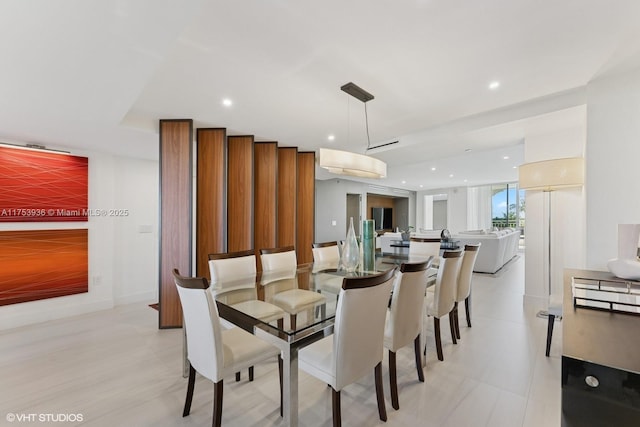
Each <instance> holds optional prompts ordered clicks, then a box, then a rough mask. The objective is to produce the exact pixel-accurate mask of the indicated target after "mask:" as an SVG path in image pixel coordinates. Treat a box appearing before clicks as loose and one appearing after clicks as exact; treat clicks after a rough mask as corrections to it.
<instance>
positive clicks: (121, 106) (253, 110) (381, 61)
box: [0, 0, 640, 190]
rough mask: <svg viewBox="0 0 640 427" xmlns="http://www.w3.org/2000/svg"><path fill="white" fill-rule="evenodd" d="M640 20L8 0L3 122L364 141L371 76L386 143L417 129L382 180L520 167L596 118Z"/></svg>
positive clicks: (636, 40) (336, 6)
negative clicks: (603, 90)
mask: <svg viewBox="0 0 640 427" xmlns="http://www.w3.org/2000/svg"><path fill="white" fill-rule="evenodd" d="M638 22H640V2H638V1H637V0H615V1H611V0H599V1H597V0H564V1H561V2H559V1H551V0H547V1H541V0H518V1H508V0H484V1H482V2H469V1H463V0H447V1H445V0H413V1H408V0H393V1H392V0H356V1H349V2H345V1H338V0H325V1H323V2H310V1H300V0H299V1H293V0H290V1H285V0H260V1H249V0H235V1H224V2H223V1H212V0H189V1H187V0H179V1H178V0H174V1H169V0H164V1H161V0H138V1H127V0H102V1H85V0H30V1H17V0H16V1H10V0H2V1H0V29H1V30H0V31H1V32H2V33H1V34H2V37H0V65H1V68H0V69H1V70H2V71H1V73H2V74H1V75H2V78H1V79H0V99H2V102H0V140H4V141H8V142H36V143H40V144H44V145H47V146H51V147H56V148H69V149H72V150H98V151H104V152H109V153H114V154H118V155H130V156H136V157H142V158H152V159H153V158H157V155H158V148H157V143H158V136H157V127H158V120H159V119H167V118H193V119H194V122H195V125H196V127H199V126H207V127H226V128H227V129H228V132H229V133H230V134H253V135H255V136H256V139H258V140H276V141H278V142H279V143H280V144H281V145H288V146H298V147H300V148H301V149H303V150H315V149H317V148H318V147H320V146H330V147H333V148H339V149H347V150H353V151H359V152H364V150H365V147H366V144H367V143H366V136H365V132H364V130H365V122H364V106H363V104H362V103H361V102H360V101H357V100H355V99H354V98H351V97H350V96H349V95H346V94H345V93H343V92H342V91H340V89H339V88H340V86H341V85H343V84H344V83H347V82H349V81H353V82H355V83H356V84H358V85H359V86H361V87H362V88H364V89H365V90H367V91H369V92H371V93H372V94H373V95H374V96H375V99H374V100H372V101H370V102H368V103H367V110H368V117H369V129H370V137H371V145H372V146H376V145H378V144H380V143H384V142H389V141H396V140H397V141H399V143H398V144H397V145H395V146H394V147H393V148H390V149H386V150H385V149H381V150H373V151H372V152H371V153H373V155H375V156H377V157H380V158H382V159H383V160H385V161H387V162H388V163H389V177H388V178H387V179H386V180H383V181H378V183H380V184H383V185H390V186H395V187H400V188H407V189H412V190H418V189H420V187H419V186H420V185H422V186H423V187H422V188H423V189H427V188H439V187H445V186H451V185H475V184H482V183H488V182H503V181H510V180H515V179H516V169H513V166H514V165H516V164H518V162H522V158H523V144H522V142H523V141H524V139H525V138H526V137H527V136H528V135H531V134H532V133H536V134H540V133H545V132H554V131H556V130H559V129H563V128H566V127H570V126H584V120H585V109H584V100H585V96H586V95H585V85H586V84H587V83H588V82H589V81H591V80H592V79H594V78H597V77H600V76H603V75H607V74H611V73H616V72H621V71H623V70H627V69H630V68H635V67H638V66H640V25H638ZM493 80H498V81H500V83H501V85H500V87H499V88H498V89H497V90H494V91H491V90H489V89H488V84H489V83H490V82H491V81H493ZM225 97H228V98H231V99H232V100H233V101H234V104H233V106H232V107H230V108H228V107H224V106H223V105H222V104H221V101H222V99H223V98H225ZM329 134H334V135H335V136H336V139H335V141H333V142H329V141H328V140H327V136H328V135H329ZM465 149H471V151H470V152H465ZM503 153H506V154H503ZM505 155H508V156H509V157H510V159H509V161H506V160H503V158H502V157H503V156H505ZM433 165H435V166H436V167H437V170H436V172H432V171H431V167H433ZM450 174H453V175H454V177H453V178H449V175H450ZM318 177H319V178H327V177H330V176H329V175H328V174H325V173H324V171H318ZM464 179H466V180H467V182H466V183H465V182H464ZM402 180H405V181H406V184H402V182H401V181H402Z"/></svg>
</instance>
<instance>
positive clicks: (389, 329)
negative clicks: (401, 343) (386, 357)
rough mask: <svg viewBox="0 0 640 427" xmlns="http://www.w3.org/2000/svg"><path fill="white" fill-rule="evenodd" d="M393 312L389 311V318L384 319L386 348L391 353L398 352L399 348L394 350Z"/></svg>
mask: <svg viewBox="0 0 640 427" xmlns="http://www.w3.org/2000/svg"><path fill="white" fill-rule="evenodd" d="M390 319H391V310H387V317H386V318H385V319H384V348H386V349H389V350H391V351H396V350H397V348H392V344H393V336H392V335H393V328H392V325H391V320H390Z"/></svg>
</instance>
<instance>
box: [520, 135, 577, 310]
mask: <svg viewBox="0 0 640 427" xmlns="http://www.w3.org/2000/svg"><path fill="white" fill-rule="evenodd" d="M585 140H586V137H585V129H584V127H573V128H570V129H566V130H563V131H560V132H556V133H552V134H546V135H537V136H530V137H528V138H526V139H525V162H526V163H529V162H537V161H541V160H548V159H558V158H563V157H583V156H584V149H585V148H584V147H585ZM548 196H550V197H551V231H552V236H551V264H552V268H551V277H552V279H551V280H552V293H557V292H560V289H562V272H563V269H564V268H584V265H585V257H586V249H585V234H586V230H585V224H586V201H585V190H584V189H583V188H573V189H563V190H559V191H554V192H552V193H543V192H542V191H531V190H529V191H527V192H526V196H525V197H526V209H527V210H526V221H525V245H526V248H525V295H524V302H525V305H532V306H533V307H534V308H535V309H540V308H546V306H547V303H548V294H549V285H548V280H549V279H548V270H547V264H548V262H547V259H548V248H549V240H548V228H547V227H548V222H547V219H548V215H547V212H548V201H549V197H548Z"/></svg>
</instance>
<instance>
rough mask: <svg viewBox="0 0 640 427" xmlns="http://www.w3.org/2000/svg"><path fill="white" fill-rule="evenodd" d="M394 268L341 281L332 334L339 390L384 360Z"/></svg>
mask: <svg viewBox="0 0 640 427" xmlns="http://www.w3.org/2000/svg"><path fill="white" fill-rule="evenodd" d="M395 271H396V270H395V268H391V269H389V270H387V271H386V272H384V273H382V274H378V275H374V276H365V277H348V278H345V279H344V280H343V282H342V289H341V290H340V297H339V298H338V306H337V308H336V318H335V327H334V335H333V351H334V357H333V362H334V365H333V369H334V372H335V376H336V386H337V390H340V389H342V387H344V386H346V385H348V384H351V383H353V382H355V381H357V380H358V379H360V378H362V377H363V376H364V375H366V374H368V373H371V371H372V370H373V368H375V366H376V365H377V364H378V363H380V361H382V356H383V352H384V348H383V342H384V324H385V317H386V311H387V304H388V303H389V296H390V295H391V288H392V286H393V280H394V273H395Z"/></svg>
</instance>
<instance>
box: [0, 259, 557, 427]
mask: <svg viewBox="0 0 640 427" xmlns="http://www.w3.org/2000/svg"><path fill="white" fill-rule="evenodd" d="M523 290H524V259H523V257H521V258H520V259H518V260H516V261H515V262H512V263H511V264H509V265H508V267H507V268H506V269H505V271H502V272H500V274H498V275H497V277H494V276H491V275H482V274H476V275H474V282H473V301H472V320H473V327H472V328H467V327H466V323H465V320H464V319H465V318H464V313H462V317H461V334H462V339H461V340H460V342H459V343H458V345H453V344H452V342H451V339H450V338H451V337H450V335H449V329H448V322H447V321H446V319H444V322H443V326H444V327H443V340H444V343H443V345H444V356H445V361H444V362H440V361H438V360H437V358H436V355H435V345H434V339H433V322H432V319H427V320H425V321H426V325H427V345H428V349H427V364H426V368H425V378H426V381H425V382H424V383H420V382H418V380H417V375H416V372H415V366H414V361H413V351H412V349H411V348H409V347H408V348H406V349H403V350H401V351H400V352H399V353H398V382H399V392H400V410H399V411H395V410H394V409H393V408H391V402H390V396H389V386H388V370H387V365H386V363H387V359H386V355H385V360H384V363H385V367H384V371H383V372H384V381H385V395H386V400H387V413H388V422H387V423H383V422H381V421H379V420H378V416H377V407H376V399H375V392H374V386H373V376H372V375H371V376H369V377H366V378H364V379H362V380H361V381H360V382H359V383H357V384H354V385H351V386H349V387H347V388H346V389H345V390H343V392H342V411H343V423H344V425H345V426H375V425H381V426H382V425H386V426H424V427H430V426H452V427H464V426H474V427H476V426H491V427H499V426H506V427H511V426H545V427H546V426H559V425H560V353H561V342H562V328H561V325H562V324H561V323H558V324H557V325H556V328H555V334H554V340H553V345H552V348H551V357H549V358H547V357H545V356H544V345H545V334H546V320H544V319H540V318H537V317H536V316H535V313H533V312H528V311H526V310H524V309H523V306H522V295H523ZM463 312H464V310H463ZM181 348H182V332H181V331H180V330H158V328H157V312H156V311H154V310H152V309H150V308H148V307H147V306H146V305H144V304H132V305H125V306H120V307H117V308H115V309H113V310H107V311H101V312H97V313H92V314H88V315H83V316H78V317H74V318H70V319H64V320H58V321H52V322H48V323H46V324H40V325H33V326H28V327H22V328H18V329H14V330H10V331H6V332H2V333H0V426H4V425H7V426H9V425H11V426H16V425H38V426H41V425H56V426H64V425H69V426H70V425H86V426H207V425H210V424H211V415H212V397H213V386H212V384H211V383H210V382H209V381H206V380H204V379H202V378H200V379H199V380H198V381H197V383H196V389H195V394H194V401H193V405H192V409H191V415H190V416H189V417H186V418H182V416H181V415H182V405H183V403H184V396H185V391H186V380H185V379H183V378H182V376H181V373H182V371H181ZM299 390H300V425H301V426H330V425H331V397H330V396H331V395H330V390H329V389H328V388H327V386H326V385H325V384H323V383H321V382H319V381H318V380H316V379H315V378H313V377H310V376H308V375H306V374H305V373H301V374H300V383H299ZM278 399H279V398H278V375H277V366H276V362H275V359H274V361H273V362H271V363H265V364H262V365H259V366H257V367H256V378H255V381H254V382H253V383H248V381H247V375H246V372H244V373H243V379H242V381H241V382H239V383H236V382H235V381H234V380H233V379H232V378H230V379H229V380H227V381H225V393H224V411H223V419H222V423H223V425H225V426H252V425H255V426H279V425H281V424H282V422H281V418H280V416H279V411H278V403H279V400H278ZM8 414H16V416H18V417H20V416H31V415H30V414H35V416H31V418H32V419H33V421H32V422H28V421H22V422H19V421H18V420H16V421H13V422H9V421H8V420H9V419H10V418H11V415H8ZM47 414H56V415H57V414H63V415H64V414H80V415H81V416H82V420H83V421H82V423H79V422H49V423H47V422H41V421H40V417H41V415H42V416H44V417H46V416H47ZM57 416H58V417H59V415H57ZM63 419H64V418H63Z"/></svg>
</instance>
